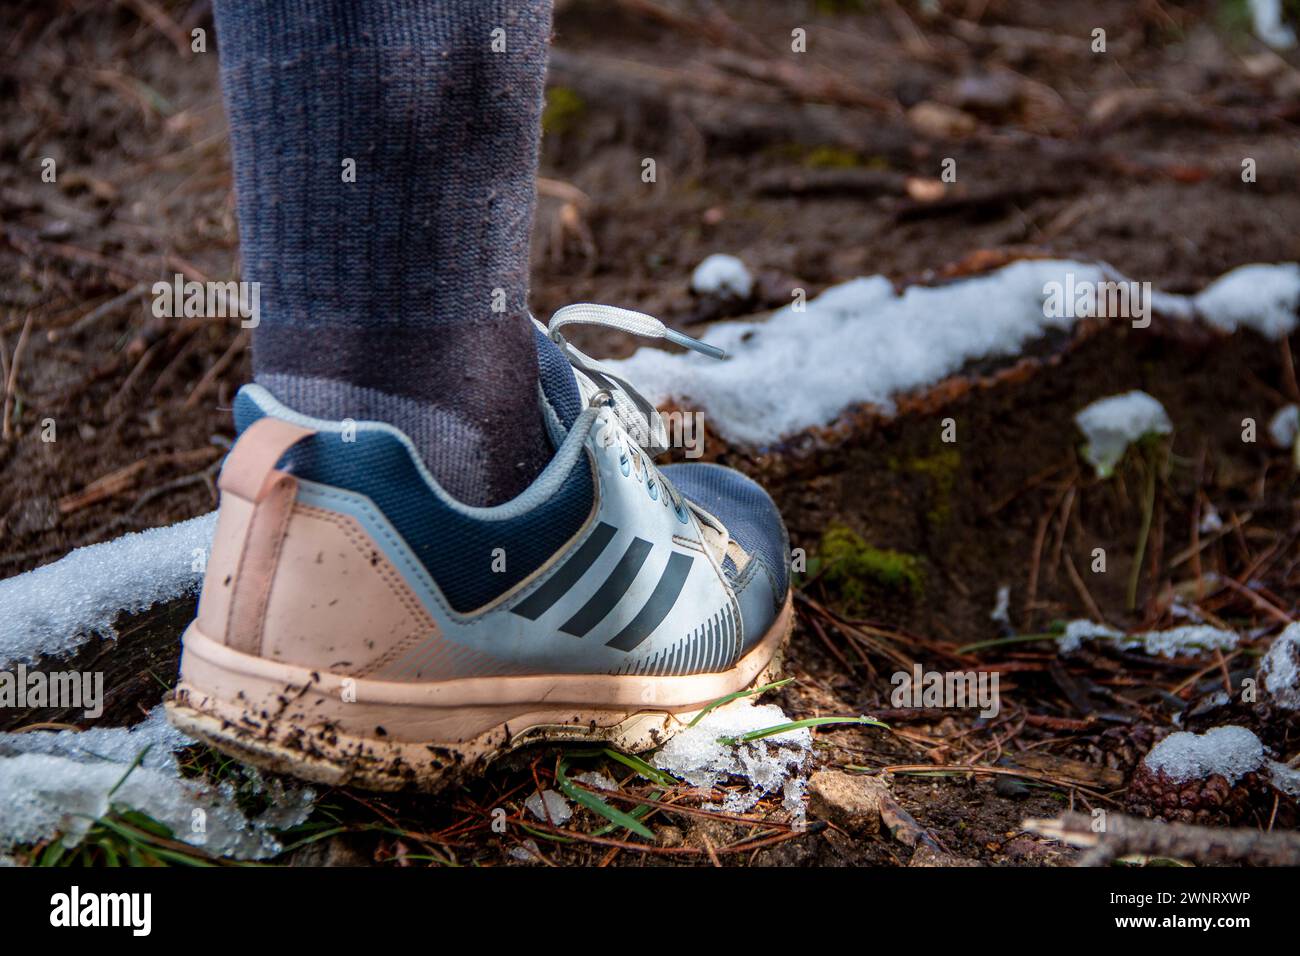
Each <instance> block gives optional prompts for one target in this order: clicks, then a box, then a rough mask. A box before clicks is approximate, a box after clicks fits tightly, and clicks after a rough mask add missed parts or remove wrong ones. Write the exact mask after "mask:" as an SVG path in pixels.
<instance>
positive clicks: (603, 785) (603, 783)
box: [573, 770, 618, 790]
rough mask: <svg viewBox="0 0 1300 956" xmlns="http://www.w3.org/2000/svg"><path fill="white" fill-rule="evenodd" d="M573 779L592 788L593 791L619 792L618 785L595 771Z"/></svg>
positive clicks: (581, 774) (589, 771)
mask: <svg viewBox="0 0 1300 956" xmlns="http://www.w3.org/2000/svg"><path fill="white" fill-rule="evenodd" d="M573 779H574V780H576V781H578V783H581V784H583V785H585V786H588V787H591V788H592V789H593V790H617V789H618V784H616V783H615V782H614V781H613V780H611V779H609V777H607V776H605V775H604V774H603V773H597V772H596V771H594V770H588V771H587V772H586V773H580V774H578V775H577V776H576V777H574V778H573Z"/></svg>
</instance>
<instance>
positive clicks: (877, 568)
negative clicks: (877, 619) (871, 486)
mask: <svg viewBox="0 0 1300 956" xmlns="http://www.w3.org/2000/svg"><path fill="white" fill-rule="evenodd" d="M816 561H817V568H816V569H817V570H818V571H820V572H821V575H822V577H821V579H822V581H823V583H825V584H826V586H827V587H829V588H830V589H831V590H832V591H835V592H836V593H838V594H839V595H840V596H841V597H842V598H843V599H844V601H845V602H846V603H847V604H849V605H851V606H852V605H862V604H864V603H865V602H866V600H867V598H868V596H869V593H870V590H871V589H873V588H875V589H880V588H883V589H885V590H888V591H903V592H906V593H908V594H910V595H913V596H917V595H920V594H921V593H922V591H923V590H924V587H925V576H924V573H923V571H922V569H921V559H920V558H917V557H916V556H914V555H911V554H904V553H903V552H901V551H891V550H888V549H885V548H877V547H874V546H872V545H870V544H867V542H866V541H864V540H863V539H862V536H861V535H859V534H858V533H857V532H855V531H854V530H853V529H852V528H849V527H846V526H845V525H842V524H832V525H831V526H830V527H829V528H827V529H826V532H825V534H823V535H822V540H821V544H820V545H819V546H818V548H817V558H816Z"/></svg>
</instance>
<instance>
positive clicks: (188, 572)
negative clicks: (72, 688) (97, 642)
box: [0, 512, 216, 664]
mask: <svg viewBox="0 0 1300 956" xmlns="http://www.w3.org/2000/svg"><path fill="white" fill-rule="evenodd" d="M215 526H216V512H212V513H210V514H206V515H201V516H200V517H198V518H191V519H190V520H189V521H182V522H180V523H179V524H174V525H169V526H167V527H163V528H152V529H150V530H148V531H139V532H135V533H133V534H127V535H123V536H122V537H120V538H115V539H113V540H112V541H105V542H103V543H102V544H92V545H87V546H86V547H84V548H78V549H77V550H75V551H73V552H71V553H70V554H68V555H67V556H66V557H63V558H60V559H59V560H58V561H54V562H52V563H50V564H47V565H45V566H43V567H39V568H36V569H35V570H33V571H28V572H27V573H25V574H19V575H15V576H14V577H11V578H7V579H6V580H4V581H0V664H7V663H11V662H18V661H23V662H26V663H30V662H32V661H35V660H36V659H37V658H39V657H41V656H42V655H54V654H63V653H67V652H69V651H71V650H74V649H75V648H77V647H78V646H80V645H81V644H82V643H84V642H85V641H86V640H88V639H89V638H90V636H91V635H102V636H105V637H113V636H116V635H115V632H114V630H113V621H114V620H115V619H116V618H117V616H118V614H119V613H121V612H122V611H126V612H129V613H136V612H139V611H143V610H145V609H146V608H149V607H152V606H153V605H155V604H158V603H161V602H163V601H170V600H172V599H174V598H178V597H181V596H182V595H185V594H188V593H191V592H193V591H195V590H197V589H198V587H199V585H200V584H202V583H203V572H202V570H201V568H202V567H203V564H204V561H205V559H206V555H207V552H208V547H209V545H210V544H211V542H212V531H213V529H214V528H215ZM196 568H197V569H199V570H196Z"/></svg>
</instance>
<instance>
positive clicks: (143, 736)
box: [0, 706, 316, 860]
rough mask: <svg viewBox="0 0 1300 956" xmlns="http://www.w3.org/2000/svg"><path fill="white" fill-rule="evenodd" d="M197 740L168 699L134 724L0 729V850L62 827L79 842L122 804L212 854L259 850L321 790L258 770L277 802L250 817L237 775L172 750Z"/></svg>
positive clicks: (302, 816)
mask: <svg viewBox="0 0 1300 956" xmlns="http://www.w3.org/2000/svg"><path fill="white" fill-rule="evenodd" d="M191 743H193V741H192V740H191V739H190V738H189V737H187V736H186V735H185V734H183V733H181V732H180V731H179V730H176V729H174V728H173V727H171V726H170V725H169V724H168V723H167V719H166V715H165V713H164V710H163V708H162V706H158V707H155V708H154V709H153V710H152V711H150V712H149V715H148V716H147V717H146V718H145V719H144V720H143V721H141V722H140V723H138V724H136V725H135V726H134V727H100V728H95V729H92V730H85V731H58V732H52V731H41V730H37V731H29V732H27V733H21V734H16V733H5V734H0V850H10V849H13V848H14V847H17V846H28V845H32V844H35V843H39V842H41V841H43V840H48V839H51V838H53V837H55V836H58V837H60V839H61V841H62V842H63V844H64V845H65V846H69V847H71V846H76V845H77V844H78V843H79V842H80V841H81V839H82V837H84V836H85V834H86V832H87V830H89V829H90V827H91V826H92V824H93V823H94V821H95V819H97V818H98V817H101V816H103V815H104V814H106V813H108V811H109V809H110V808H111V807H123V808H128V809H132V810H137V811H139V812H141V813H144V814H147V815H148V816H150V817H152V818H153V819H155V820H157V821H158V822H159V823H162V824H165V825H166V826H167V827H169V828H170V829H171V831H172V833H173V835H174V836H175V838H176V839H177V840H180V841H182V842H185V843H188V844H190V845H191V846H196V847H199V848H201V849H203V850H204V851H205V852H207V853H209V854H211V855H214V856H228V857H234V858H236V859H245V860H260V859H265V858H267V857H271V856H275V855H276V854H277V853H279V852H280V851H281V850H282V849H283V847H282V846H281V845H280V843H279V841H278V840H277V839H276V838H275V836H274V834H273V832H272V831H275V830H284V829H288V828H290V827H294V826H297V825H299V824H300V823H302V822H303V821H305V820H306V819H307V817H308V816H309V815H310V814H311V811H312V806H313V804H314V802H315V799H316V795H315V792H314V791H312V790H311V789H309V788H305V787H303V788H299V787H297V786H290V787H286V786H285V785H284V784H282V783H281V782H280V781H279V780H275V781H273V782H272V783H271V784H270V785H269V786H268V785H267V784H266V783H264V782H263V781H262V779H261V777H260V775H256V776H255V777H254V779H253V789H254V792H256V793H261V794H265V795H266V797H267V799H268V803H269V807H268V809H267V810H265V811H264V812H263V813H262V814H260V815H259V816H257V817H255V818H252V819H249V818H248V817H246V816H245V815H244V813H243V812H242V811H241V810H240V809H239V807H238V805H237V802H236V797H237V793H236V789H235V787H234V786H233V785H232V784H230V783H223V784H221V785H219V786H213V785H210V784H208V783H205V782H203V781H201V780H196V779H184V778H182V777H181V776H180V772H179V768H178V766H177V763H176V758H175V756H174V751H175V750H177V749H179V748H181V747H185V746H188V745H189V744H191ZM146 748H148V749H147V750H146ZM142 753H143V754H144V757H143V759H142V760H141V761H140V763H139V765H138V766H134V767H133V764H135V761H136V759H137V758H138V757H139V756H140V755H141V754H142ZM128 771H129V772H128ZM119 782H120V783H121V786H118V784H119ZM114 787H117V790H116V792H113V793H112V796H111V797H110V796H109V794H110V792H112V791H113V788H114Z"/></svg>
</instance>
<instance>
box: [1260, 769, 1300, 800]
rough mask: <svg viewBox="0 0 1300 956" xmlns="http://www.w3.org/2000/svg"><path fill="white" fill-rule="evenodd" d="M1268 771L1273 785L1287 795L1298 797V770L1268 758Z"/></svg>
mask: <svg viewBox="0 0 1300 956" xmlns="http://www.w3.org/2000/svg"><path fill="white" fill-rule="evenodd" d="M1268 773H1269V779H1270V780H1271V781H1272V783H1273V786H1275V787H1277V789H1279V790H1281V791H1282V792H1283V793H1285V794H1286V795H1287V796H1288V797H1300V770H1297V769H1296V768H1295V767H1288V766H1287V765H1286V764H1284V763H1278V762H1277V761H1276V760H1270V761H1269V762H1268Z"/></svg>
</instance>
